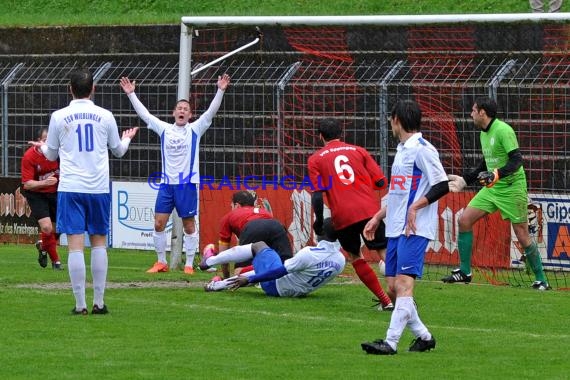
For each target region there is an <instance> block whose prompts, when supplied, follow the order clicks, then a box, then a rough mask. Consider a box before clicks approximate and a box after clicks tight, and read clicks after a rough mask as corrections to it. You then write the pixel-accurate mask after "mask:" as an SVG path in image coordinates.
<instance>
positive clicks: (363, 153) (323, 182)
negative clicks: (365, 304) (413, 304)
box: [308, 119, 394, 311]
mask: <svg viewBox="0 0 570 380" xmlns="http://www.w3.org/2000/svg"><path fill="white" fill-rule="evenodd" d="M318 132H319V138H320V139H321V140H322V142H323V143H324V145H325V146H324V147H323V148H321V149H319V150H318V151H317V152H315V153H313V155H311V157H309V161H308V166H309V177H310V179H311V183H312V185H313V188H314V191H313V194H312V199H311V202H312V204H313V210H314V212H315V223H314V225H313V227H314V230H315V233H316V234H317V235H322V225H323V220H324V218H323V211H324V206H323V193H324V194H326V196H327V200H328V205H329V208H330V210H331V218H332V221H333V225H334V228H335V230H336V231H337V236H338V240H339V242H340V244H341V246H342V248H343V249H344V250H345V251H346V252H348V254H349V255H350V257H349V261H350V262H351V263H352V266H353V267H354V270H355V271H356V274H357V275H358V277H359V278H360V280H361V281H362V282H363V283H364V284H365V285H366V286H367V287H368V289H370V291H371V292H372V293H373V294H374V295H376V296H377V297H378V300H379V302H380V307H379V310H387V311H390V310H393V308H394V306H393V304H392V302H391V300H390V297H389V296H388V295H387V294H386V293H385V292H384V290H383V289H382V285H380V281H379V280H378V277H376V273H375V272H374V271H373V270H372V268H371V267H370V265H368V263H367V262H366V261H365V260H364V259H363V258H362V256H361V253H360V247H361V241H360V238H361V236H362V238H363V239H364V243H365V244H366V246H367V247H368V249H372V250H375V251H377V252H378V254H379V255H380V256H381V257H382V258H383V257H384V255H383V253H384V251H385V249H386V245H387V240H386V237H385V236H384V224H383V223H381V225H380V226H379V228H378V230H376V236H375V238H374V240H367V239H366V238H364V236H363V235H362V232H363V230H364V226H365V225H366V223H367V222H368V221H369V220H370V219H371V218H372V217H373V216H374V214H376V212H378V210H379V209H380V200H379V199H378V196H377V194H376V193H375V191H374V190H377V189H382V188H384V187H385V186H386V182H387V181H386V177H385V176H384V173H382V170H381V169H380V167H379V166H378V164H377V163H376V161H374V159H373V158H372V156H371V155H370V153H368V151H367V150H366V149H364V148H362V147H360V146H356V145H351V144H347V143H345V142H343V141H341V139H340V137H341V134H342V128H341V126H340V125H339V123H338V121H337V120H335V119H324V120H322V121H321V123H320V126H319V129H318Z"/></svg>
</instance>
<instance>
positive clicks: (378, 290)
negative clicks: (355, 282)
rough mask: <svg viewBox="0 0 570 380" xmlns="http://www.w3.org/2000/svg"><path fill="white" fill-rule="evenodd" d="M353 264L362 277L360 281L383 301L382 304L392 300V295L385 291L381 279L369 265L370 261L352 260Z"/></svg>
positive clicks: (384, 304) (359, 276)
mask: <svg viewBox="0 0 570 380" xmlns="http://www.w3.org/2000/svg"><path fill="white" fill-rule="evenodd" d="M352 266H353V267H354V270H355V271H356V274H357V275H358V278H360V281H362V282H363V283H364V285H366V287H367V288H368V289H370V291H371V292H372V293H373V294H374V295H375V296H376V297H378V299H379V300H380V302H382V306H386V305H388V304H389V303H391V302H392V301H391V300H390V297H388V295H387V294H386V293H385V292H384V289H382V285H380V281H379V280H378V277H377V276H376V273H374V270H372V268H371V267H370V265H368V263H367V262H366V261H365V260H364V259H358V260H355V261H353V262H352Z"/></svg>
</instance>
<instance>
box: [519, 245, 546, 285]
mask: <svg viewBox="0 0 570 380" xmlns="http://www.w3.org/2000/svg"><path fill="white" fill-rule="evenodd" d="M524 254H525V256H526V261H527V263H528V264H530V267H531V268H532V271H533V272H534V276H535V277H536V281H545V282H546V275H545V274H544V269H543V268H542V259H541V258H540V254H539V253H538V247H537V246H536V243H535V242H532V244H531V245H529V246H528V247H526V248H525V249H524Z"/></svg>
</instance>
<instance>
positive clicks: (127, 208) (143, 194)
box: [111, 182, 172, 250]
mask: <svg viewBox="0 0 570 380" xmlns="http://www.w3.org/2000/svg"><path fill="white" fill-rule="evenodd" d="M156 195H157V190H156V189H153V188H151V187H150V186H149V184H148V183H146V182H113V183H112V186H111V230H112V234H111V245H112V247H113V248H123V249H141V250H154V242H153V239H152V235H153V231H154V203H155V200H156ZM171 232H172V218H170V219H169V220H168V223H167V224H166V244H167V246H166V249H167V250H170V237H171Z"/></svg>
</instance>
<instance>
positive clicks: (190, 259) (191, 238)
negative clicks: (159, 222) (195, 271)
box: [184, 231, 198, 268]
mask: <svg viewBox="0 0 570 380" xmlns="http://www.w3.org/2000/svg"><path fill="white" fill-rule="evenodd" d="M196 248H198V232H197V231H194V233H191V234H187V233H186V232H184V250H185V251H186V266H187V267H190V268H192V267H193V266H194V256H196Z"/></svg>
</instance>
